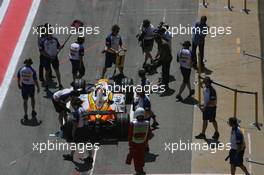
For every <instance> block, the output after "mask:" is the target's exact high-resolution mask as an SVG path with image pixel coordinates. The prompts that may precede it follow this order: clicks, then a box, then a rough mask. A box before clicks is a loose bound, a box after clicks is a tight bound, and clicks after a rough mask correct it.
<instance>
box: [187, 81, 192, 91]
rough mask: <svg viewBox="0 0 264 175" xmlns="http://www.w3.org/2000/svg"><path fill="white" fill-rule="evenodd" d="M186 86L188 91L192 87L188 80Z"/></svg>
mask: <svg viewBox="0 0 264 175" xmlns="http://www.w3.org/2000/svg"><path fill="white" fill-rule="evenodd" d="M187 88H188V89H189V91H191V90H192V87H191V83H190V81H189V82H188V83H187Z"/></svg>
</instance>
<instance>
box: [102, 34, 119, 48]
mask: <svg viewBox="0 0 264 175" xmlns="http://www.w3.org/2000/svg"><path fill="white" fill-rule="evenodd" d="M105 45H106V47H108V48H113V49H115V50H119V47H120V46H122V39H121V36H120V35H117V36H114V35H113V34H112V33H110V34H109V35H107V37H106V39H105Z"/></svg>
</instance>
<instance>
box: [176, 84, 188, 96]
mask: <svg viewBox="0 0 264 175" xmlns="http://www.w3.org/2000/svg"><path fill="white" fill-rule="evenodd" d="M185 87H186V84H185V83H184V82H183V83H182V84H181V87H180V90H179V93H178V95H181V94H182V92H183V91H184V89H185Z"/></svg>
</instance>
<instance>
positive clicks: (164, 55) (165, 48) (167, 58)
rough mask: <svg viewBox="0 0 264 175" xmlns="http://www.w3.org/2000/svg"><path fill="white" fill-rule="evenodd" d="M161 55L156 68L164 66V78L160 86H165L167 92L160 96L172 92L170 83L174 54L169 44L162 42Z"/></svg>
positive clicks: (155, 65)
mask: <svg viewBox="0 0 264 175" xmlns="http://www.w3.org/2000/svg"><path fill="white" fill-rule="evenodd" d="M161 42H162V43H161V46H160V54H159V58H158V60H157V62H156V63H155V64H154V67H159V66H162V73H161V74H162V78H161V82H160V85H164V89H165V91H164V92H162V93H160V94H159V95H160V96H165V95H168V94H169V92H170V88H169V81H170V65H171V61H172V54H171V51H170V47H169V44H168V42H166V41H164V40H161Z"/></svg>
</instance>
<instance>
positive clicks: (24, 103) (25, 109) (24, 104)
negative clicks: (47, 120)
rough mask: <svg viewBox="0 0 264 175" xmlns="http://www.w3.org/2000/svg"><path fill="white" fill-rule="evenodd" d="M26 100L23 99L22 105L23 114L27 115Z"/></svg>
mask: <svg viewBox="0 0 264 175" xmlns="http://www.w3.org/2000/svg"><path fill="white" fill-rule="evenodd" d="M27 102H28V100H24V101H23V107H24V113H25V115H27V111H28V105H27Z"/></svg>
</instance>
